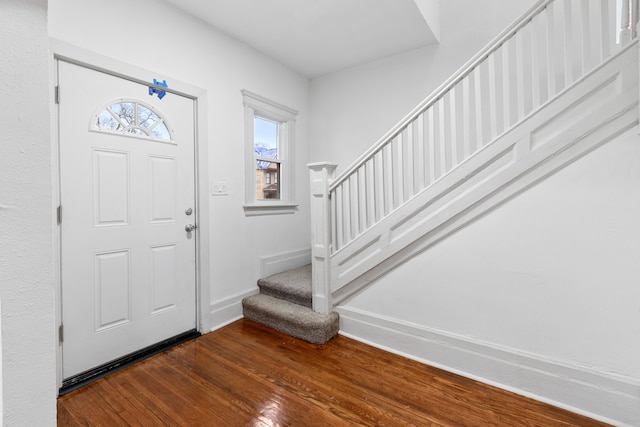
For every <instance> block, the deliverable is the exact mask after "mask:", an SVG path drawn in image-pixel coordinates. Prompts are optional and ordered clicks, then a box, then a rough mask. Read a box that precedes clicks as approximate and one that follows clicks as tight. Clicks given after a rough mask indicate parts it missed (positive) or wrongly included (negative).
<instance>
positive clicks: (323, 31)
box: [166, 0, 439, 78]
mask: <svg viewBox="0 0 640 427" xmlns="http://www.w3.org/2000/svg"><path fill="white" fill-rule="evenodd" d="M166 1H167V2H168V3H171V4H173V5H174V6H175V7H177V8H179V9H182V10H184V11H186V12H187V13H189V14H191V15H193V16H195V17H197V18H199V19H202V20H203V21H205V22H207V23H208V24H210V25H212V26H214V27H216V28H217V29H219V30H220V31H222V32H224V33H226V34H228V35H230V36H231V37H233V38H235V39H237V40H240V41H242V42H244V43H246V44H248V45H249V46H252V47H253V48H255V49H256V50H259V51H261V52H263V53H265V54H266V55H268V56H270V57H272V58H275V59H276V60H278V61H279V62H281V63H282V64H284V65H286V66H287V67H288V68H290V69H292V70H294V71H296V72H298V73H300V74H302V75H303V76H306V77H309V78H313V77H317V76H320V75H323V74H327V73H330V72H333V71H337V70H341V69H344V68H348V67H352V66H354V65H358V64H362V63H365V62H369V61H373V60H375V59H379V58H384V57H386V56H390V55H394V54H397V53H401V52H406V51H409V50H412V49H416V48H419V47H421V46H425V45H428V44H432V43H437V33H438V30H437V27H438V25H439V22H438V17H437V10H438V7H437V6H438V1H439V0H306V1H305V0H166Z"/></svg>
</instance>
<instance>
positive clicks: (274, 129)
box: [253, 117, 281, 200]
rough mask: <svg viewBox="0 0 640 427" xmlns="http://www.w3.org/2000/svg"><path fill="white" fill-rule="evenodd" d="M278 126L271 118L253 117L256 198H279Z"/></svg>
mask: <svg viewBox="0 0 640 427" xmlns="http://www.w3.org/2000/svg"><path fill="white" fill-rule="evenodd" d="M279 127H280V124H279V123H277V122H274V121H272V120H267V119H264V118H262V117H255V119H254V133H253V135H254V147H253V151H254V154H255V160H256V199H257V200H265V199H280V184H279V182H280V179H279V177H280V165H281V161H280V153H279V147H278V134H279Z"/></svg>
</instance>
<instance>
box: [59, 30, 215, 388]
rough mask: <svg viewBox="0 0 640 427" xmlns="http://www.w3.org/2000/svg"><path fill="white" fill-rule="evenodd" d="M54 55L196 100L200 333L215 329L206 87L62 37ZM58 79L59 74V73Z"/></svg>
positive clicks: (60, 373)
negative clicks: (160, 84) (160, 82)
mask: <svg viewBox="0 0 640 427" xmlns="http://www.w3.org/2000/svg"><path fill="white" fill-rule="evenodd" d="M49 45H50V49H51V52H52V55H51V58H50V60H51V67H52V70H53V71H54V74H55V70H56V66H55V63H56V61H57V60H63V61H66V62H70V63H73V64H76V65H80V66H83V67H86V68H90V69H93V70H96V71H100V72H103V73H107V74H109V75H112V76H115V77H120V78H123V79H127V80H131V81H134V82H138V83H142V84H145V85H149V84H151V83H150V82H149V81H148V76H151V75H153V76H157V77H158V78H159V79H166V80H167V81H170V82H171V87H170V88H162V89H163V90H165V91H166V92H167V93H174V94H176V95H180V96H184V97H186V98H190V99H193V101H194V108H195V111H194V113H195V119H196V128H195V159H196V164H195V174H196V183H195V184H196V194H197V198H196V218H197V219H198V229H197V239H196V283H197V285H196V286H197V290H196V292H197V294H196V298H197V314H196V316H197V328H198V330H199V331H200V332H202V333H206V332H208V331H209V330H211V322H210V320H211V316H210V315H209V311H210V307H209V305H210V300H211V299H210V293H211V280H210V271H209V268H210V267H209V261H210V256H209V247H210V244H209V240H210V237H209V236H210V234H211V233H210V225H209V220H208V218H209V217H210V216H209V202H208V201H209V184H208V183H209V165H208V160H207V159H208V158H209V155H208V150H209V148H208V144H207V141H208V140H209V138H208V125H207V123H208V122H209V120H208V117H207V116H208V112H207V105H208V95H207V91H206V90H205V89H202V88H199V87H197V86H193V85H191V84H189V83H186V82H183V81H181V80H178V79H174V78H172V77H171V76H164V75H158V74H157V73H155V72H151V71H149V70H146V69H144V68H141V67H138V66H136V65H132V64H129V63H126V62H122V61H119V60H117V59H113V58H109V57H106V56H103V55H101V54H99V53H96V52H93V51H90V50H87V49H83V48H80V47H77V46H74V45H71V44H68V43H66V42H63V41H61V40H57V39H50V43H49ZM55 80H57V75H56V76H55ZM52 118H53V119H52V120H55V121H57V111H56V112H54V113H53V114H52ZM51 128H52V131H53V133H52V134H53V135H57V134H58V132H57V122H54V123H52V125H51ZM52 144H54V145H53V149H54V151H53V152H54V153H57V150H58V149H57V147H58V144H59V141H58V139H57V138H53V139H52ZM53 163H54V167H53V168H52V182H53V183H54V187H53V190H52V191H53V199H54V200H55V201H56V202H57V201H59V200H60V195H59V184H60V182H59V179H58V173H59V159H58V158H57V157H56V158H55V159H54V160H53ZM52 226H53V227H54V233H55V234H54V235H55V239H56V242H55V243H56V244H55V247H56V248H59V247H60V246H59V245H60V233H59V228H58V226H57V224H55V223H54V224H53V225H52ZM56 251H57V252H56V265H55V271H56V273H57V276H56V284H55V286H56V298H57V301H56V310H57V316H58V318H57V324H58V325H59V324H60V323H61V319H62V311H61V299H60V286H61V284H60V276H59V273H60V262H61V260H60V252H59V249H56ZM61 362H62V351H61V346H58V349H57V364H58V369H57V374H58V378H57V386H58V387H60V386H61V385H62V363H61Z"/></svg>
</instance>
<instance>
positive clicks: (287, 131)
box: [241, 89, 298, 216]
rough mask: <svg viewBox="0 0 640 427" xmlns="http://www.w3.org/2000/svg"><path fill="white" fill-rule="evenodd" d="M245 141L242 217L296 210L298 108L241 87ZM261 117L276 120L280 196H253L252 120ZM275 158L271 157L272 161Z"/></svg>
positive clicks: (254, 181) (286, 212)
mask: <svg viewBox="0 0 640 427" xmlns="http://www.w3.org/2000/svg"><path fill="white" fill-rule="evenodd" d="M241 93H242V102H243V105H244V140H245V191H244V194H245V204H244V211H245V215H246V216H256V215H279V214H292V213H294V212H296V211H297V210H298V205H297V204H296V203H295V201H294V194H295V188H294V183H295V176H294V161H295V143H296V117H297V116H298V111H296V110H294V109H292V108H289V107H286V106H284V105H282V104H280V103H278V102H275V101H271V100H270V99H267V98H265V97H263V96H260V95H258V94H255V93H253V92H250V91H248V90H244V89H243V90H242V91H241ZM256 117H261V118H264V119H268V120H273V121H274V122H277V123H278V160H277V161H278V162H279V163H280V165H281V170H280V174H281V176H280V198H279V199H277V200H257V199H256V164H255V162H256V159H255V154H254V119H255V118H256ZM274 161H275V160H274Z"/></svg>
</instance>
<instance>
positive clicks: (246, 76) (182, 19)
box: [50, 0, 310, 326]
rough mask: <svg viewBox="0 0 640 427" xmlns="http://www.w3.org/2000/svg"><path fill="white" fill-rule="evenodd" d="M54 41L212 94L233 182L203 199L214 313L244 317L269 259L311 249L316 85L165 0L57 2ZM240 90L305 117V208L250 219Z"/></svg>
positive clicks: (222, 155)
mask: <svg viewBox="0 0 640 427" xmlns="http://www.w3.org/2000/svg"><path fill="white" fill-rule="evenodd" d="M97 11H99V12H97ZM123 11H126V13H123ZM50 35H51V37H53V38H56V39H60V40H62V41H64V42H67V43H70V44H73V45H76V46H79V47H82V48H85V49H90V50H93V51H95V52H98V53H100V54H102V55H105V56H109V57H113V58H115V59H118V60H120V61H124V62H126V63H129V64H132V65H136V66H139V67H143V68H145V69H149V70H153V71H154V73H157V75H149V81H151V80H152V79H153V78H154V77H159V76H160V75H162V76H163V78H164V76H168V79H167V83H168V84H169V86H170V87H171V78H174V79H178V80H181V81H183V82H186V83H189V84H191V85H194V86H197V87H200V88H203V89H206V91H207V93H208V100H209V103H208V106H207V107H208V118H207V125H208V135H209V140H208V141H205V143H206V144H208V150H209V176H210V180H211V181H219V180H226V181H228V184H229V195H228V196H215V197H210V198H209V199H208V200H203V201H202V202H204V203H209V207H210V217H209V218H208V220H209V221H210V224H209V226H210V231H211V233H210V236H209V239H210V248H209V249H210V257H211V260H210V271H211V283H210V286H211V302H212V304H213V306H214V307H218V306H220V307H224V306H225V305H226V304H227V303H234V307H235V308H234V309H233V310H232V311H233V313H234V315H239V313H240V312H239V311H238V310H239V304H238V302H239V297H238V296H239V295H242V294H244V293H246V292H250V291H253V290H254V289H257V287H256V280H257V279H258V276H259V269H260V257H261V256H268V255H275V254H279V253H283V252H288V251H294V250H300V249H305V248H308V247H309V245H310V243H309V238H310V237H309V233H310V232H309V228H310V227H309V210H308V203H309V201H308V199H309V195H308V194H309V192H308V178H307V176H308V172H307V171H306V166H305V165H306V163H307V162H308V149H307V146H308V141H307V134H308V130H307V129H308V120H309V119H308V116H309V113H308V81H307V79H306V78H303V77H301V76H299V75H297V74H295V73H294V72H291V71H289V70H288V69H286V68H285V67H284V66H282V65H280V64H279V63H277V62H275V61H274V60H272V59H269V58H267V57H265V56H264V55H262V54H259V53H258V52H256V51H254V50H252V49H251V48H249V47H248V46H246V45H244V44H242V43H239V42H237V41H235V40H233V39H231V38H229V37H227V36H225V35H223V34H222V33H219V32H217V31H215V30H212V29H211V28H209V27H207V26H206V25H205V24H204V23H203V22H201V21H199V20H196V19H195V18H192V17H190V16H188V15H185V14H184V13H182V12H181V11H179V10H178V9H175V8H174V7H173V6H171V5H168V4H165V3H164V2H160V1H152V0H142V1H135V2H131V1H127V0H114V1H109V2H103V1H99V0H90V1H82V2H78V1H75V0H55V1H53V2H52V4H51V7H50ZM241 89H247V90H250V91H252V92H254V93H257V94H259V95H262V96H265V97H267V98H270V99H272V100H274V101H276V102H279V103H281V104H284V105H286V106H288V107H291V108H294V109H296V110H298V111H299V115H298V121H297V144H296V147H295V155H296V159H295V162H294V164H295V166H296V171H295V175H296V178H297V179H296V180H295V183H296V193H295V194H296V201H297V202H298V203H299V205H300V207H299V212H297V213H295V214H293V215H277V216H264V217H245V215H244V211H243V204H244V193H243V191H244V157H243V156H244V140H243V127H244V123H243V118H244V115H243V114H244V112H243V106H242V96H241V93H240V91H241ZM282 230H287V232H286V233H283V232H282ZM225 313H227V312H225ZM228 315H229V314H228V313H227V314H222V315H221V316H222V318H218V317H217V315H216V314H215V313H214V319H213V324H214V326H215V325H217V324H220V323H224V322H225V321H228V320H230V319H229V318H228Z"/></svg>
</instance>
